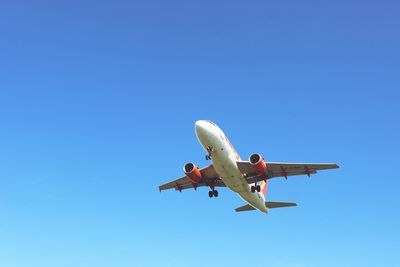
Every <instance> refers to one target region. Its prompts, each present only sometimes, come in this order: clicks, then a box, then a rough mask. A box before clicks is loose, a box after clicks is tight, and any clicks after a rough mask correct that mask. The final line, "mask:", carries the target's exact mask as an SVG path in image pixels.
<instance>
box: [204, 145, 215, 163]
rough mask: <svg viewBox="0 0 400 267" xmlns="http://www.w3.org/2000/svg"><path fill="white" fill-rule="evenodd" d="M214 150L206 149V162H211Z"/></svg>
mask: <svg viewBox="0 0 400 267" xmlns="http://www.w3.org/2000/svg"><path fill="white" fill-rule="evenodd" d="M213 150H214V148H213V147H212V146H208V147H207V153H208V154H207V155H206V160H211V154H212V152H213Z"/></svg>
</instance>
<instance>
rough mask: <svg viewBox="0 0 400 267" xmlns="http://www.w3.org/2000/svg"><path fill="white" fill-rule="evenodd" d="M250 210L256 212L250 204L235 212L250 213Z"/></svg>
mask: <svg viewBox="0 0 400 267" xmlns="http://www.w3.org/2000/svg"><path fill="white" fill-rule="evenodd" d="M249 210H255V208H254V207H253V206H251V205H250V204H246V205H244V206H241V207H239V208H236V209H235V211H237V212H240V211H249Z"/></svg>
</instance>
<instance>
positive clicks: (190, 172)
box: [183, 163, 202, 184]
mask: <svg viewBox="0 0 400 267" xmlns="http://www.w3.org/2000/svg"><path fill="white" fill-rule="evenodd" d="M183 171H184V172H185V174H186V176H187V177H189V178H190V180H192V182H194V183H196V184H199V183H200V181H201V178H202V175H201V172H200V170H199V168H197V166H196V165H194V164H193V163H187V164H185V166H184V167H183Z"/></svg>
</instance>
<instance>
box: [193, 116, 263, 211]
mask: <svg viewBox="0 0 400 267" xmlns="http://www.w3.org/2000/svg"><path fill="white" fill-rule="evenodd" d="M195 129H196V136H197V138H198V140H199V142H200V144H201V145H202V147H203V148H204V149H205V150H206V151H207V153H208V152H210V148H211V149H212V150H211V153H210V154H211V159H212V162H213V166H214V169H215V171H216V172H217V174H218V175H219V176H220V178H221V179H222V181H223V182H224V184H225V185H226V186H227V187H228V188H229V189H231V190H232V191H234V192H236V193H238V194H239V196H240V197H241V198H242V199H243V200H245V201H247V202H248V203H249V204H250V205H251V206H253V207H254V208H256V209H258V210H260V211H262V212H265V213H268V208H267V207H266V206H265V197H264V195H263V194H262V193H261V192H257V191H256V192H254V193H253V192H251V189H250V186H251V185H249V184H248V182H247V180H246V179H245V177H244V175H243V174H242V173H241V172H240V170H239V168H238V166H237V161H238V160H240V157H239V155H238V154H237V153H236V151H235V149H234V148H233V146H232V144H231V143H230V142H229V140H228V138H227V137H226V135H225V134H224V132H223V131H222V130H221V129H220V128H219V127H218V126H217V125H215V124H214V123H213V122H210V121H204V120H199V121H197V122H196V126H195Z"/></svg>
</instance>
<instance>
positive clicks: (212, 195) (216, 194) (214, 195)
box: [208, 189, 218, 197]
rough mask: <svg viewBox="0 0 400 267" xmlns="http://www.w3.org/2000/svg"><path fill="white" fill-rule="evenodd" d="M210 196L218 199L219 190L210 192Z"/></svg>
mask: <svg viewBox="0 0 400 267" xmlns="http://www.w3.org/2000/svg"><path fill="white" fill-rule="evenodd" d="M208 196H209V197H218V191H217V190H215V189H214V190H210V191H208Z"/></svg>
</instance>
